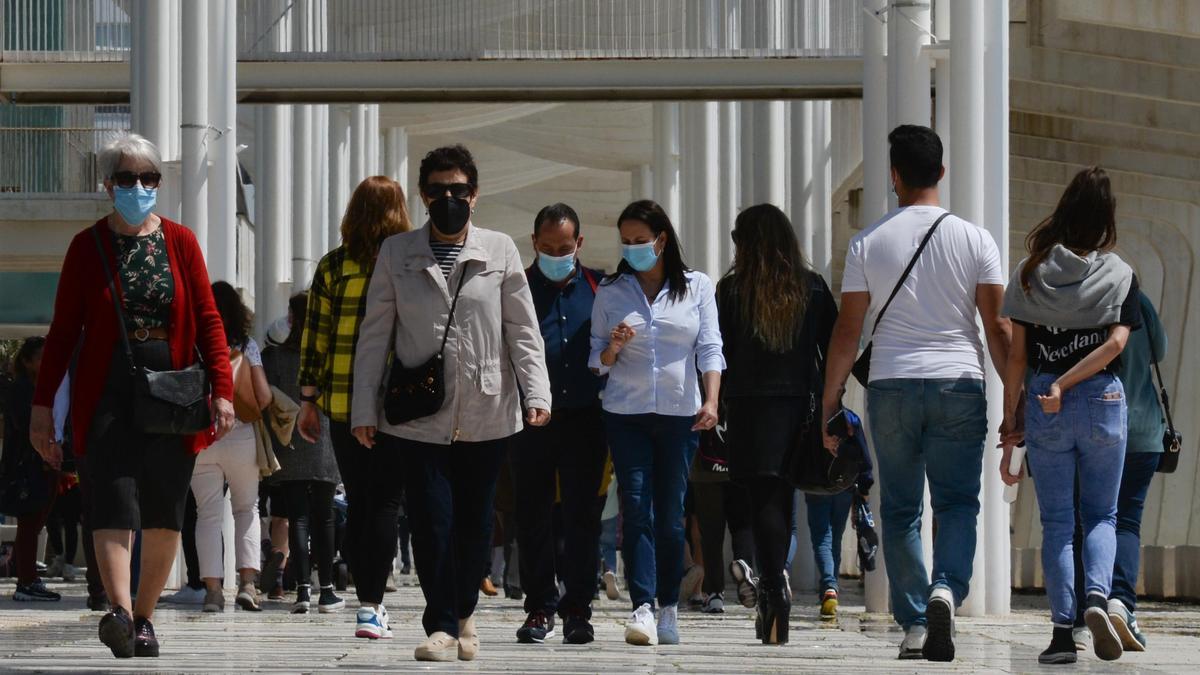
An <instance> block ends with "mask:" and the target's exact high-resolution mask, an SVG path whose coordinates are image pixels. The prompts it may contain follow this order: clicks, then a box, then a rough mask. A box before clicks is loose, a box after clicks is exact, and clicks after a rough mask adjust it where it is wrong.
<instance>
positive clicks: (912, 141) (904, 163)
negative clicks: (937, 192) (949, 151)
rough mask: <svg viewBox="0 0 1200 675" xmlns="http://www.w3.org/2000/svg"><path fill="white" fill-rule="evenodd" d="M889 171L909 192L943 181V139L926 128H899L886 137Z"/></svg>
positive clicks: (910, 126) (913, 126) (910, 125)
mask: <svg viewBox="0 0 1200 675" xmlns="http://www.w3.org/2000/svg"><path fill="white" fill-rule="evenodd" d="M888 144H889V145H890V146H891V160H892V168H894V169H895V170H896V173H898V174H900V180H901V181H903V182H904V185H905V186H907V187H910V188H929V187H933V186H935V185H937V184H938V181H939V180H941V178H942V139H940V138H938V135H937V133H935V132H934V130H933V129H930V128H929V127H922V126H918V125H916V124H901V125H900V126H898V127H896V128H895V129H892V133H890V134H888Z"/></svg>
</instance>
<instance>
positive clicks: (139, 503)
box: [30, 134, 234, 658]
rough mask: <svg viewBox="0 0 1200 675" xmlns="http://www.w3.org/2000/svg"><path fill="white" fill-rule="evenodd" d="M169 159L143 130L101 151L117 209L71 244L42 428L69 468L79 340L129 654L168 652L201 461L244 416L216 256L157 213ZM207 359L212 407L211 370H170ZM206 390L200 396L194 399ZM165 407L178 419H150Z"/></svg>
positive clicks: (91, 473)
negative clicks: (175, 587)
mask: <svg viewBox="0 0 1200 675" xmlns="http://www.w3.org/2000/svg"><path fill="white" fill-rule="evenodd" d="M160 165H161V162H160V159H159V153H158V149H157V148H155V147H154V144H153V143H151V142H150V141H148V140H146V139H145V138H142V137H141V136H138V135H136V134H126V135H122V136H120V137H118V138H116V139H115V140H113V141H112V142H111V143H109V144H108V145H107V146H106V147H105V148H104V150H103V152H101V154H100V157H99V169H100V171H101V173H102V175H103V176H104V187H105V189H106V190H107V192H108V195H109V197H110V198H112V200H113V206H114V208H113V211H112V212H111V213H109V214H108V215H107V216H105V217H104V218H101V219H100V220H99V221H98V222H97V223H96V224H95V225H93V226H91V227H89V228H88V229H86V230H84V231H83V232H80V233H79V234H78V235H76V236H75V238H74V239H73V240H72V241H71V244H70V246H69V248H68V249H67V254H66V258H65V260H64V261H63V267H62V276H61V277H60V279H59V282H58V292H57V296H56V298H55V301H54V319H53V320H52V322H51V324H50V334H49V335H48V336H47V338H46V347H45V352H44V355H43V357H42V368H41V370H40V372H39V374H38V382H37V389H36V391H35V393H34V401H33V403H34V407H33V414H32V419H31V423H30V439H31V441H32V442H33V445H34V447H35V448H36V449H37V450H38V452H39V453H40V454H41V455H42V457H43V458H44V459H45V460H46V462H47V463H49V464H50V465H51V466H54V467H57V466H59V464H60V463H61V461H62V456H61V450H60V449H59V446H57V445H55V444H53V443H52V442H51V441H52V439H53V427H54V425H53V420H52V414H51V406H52V405H53V402H54V394H55V390H56V389H57V388H58V384H59V382H61V381H62V378H63V374H64V373H65V372H66V371H67V367H68V364H69V363H70V361H71V360H72V358H73V355H74V354H75V350H76V346H77V345H78V350H79V351H78V356H77V357H76V358H77V365H76V367H75V372H74V375H73V379H72V387H71V417H72V424H73V430H74V438H75V455H76V457H77V458H78V461H79V463H80V467H79V468H80V473H81V474H82V476H83V480H84V494H85V500H86V502H87V504H86V508H87V509H88V513H89V514H90V518H91V525H92V530H93V538H94V540H95V545H96V558H97V561H98V563H99V567H100V574H101V577H102V579H103V580H104V588H105V590H106V591H107V593H108V597H109V600H110V601H111V603H112V610H111V611H110V612H109V613H108V614H106V615H105V616H104V618H102V619H101V620H100V640H101V641H102V642H104V644H105V645H107V646H108V647H109V648H110V649H111V650H112V653H113V655H114V656H116V657H118V658H123V657H131V656H158V640H157V638H156V637H155V635H154V627H153V625H152V624H151V623H150V619H151V617H152V616H153V614H154V606H155V604H156V603H157V602H158V597H159V594H160V593H161V592H162V589H163V586H164V584H165V583H166V581H167V575H168V574H169V573H170V570H171V565H172V564H173V563H174V561H175V552H176V550H177V549H178V547H179V530H180V528H181V527H182V525H183V512H184V502H185V500H186V498H187V492H188V485H189V483H190V481H191V478H192V467H193V465H194V464H195V461H196V454H197V453H198V452H199V451H200V450H201V449H202V448H204V447H206V446H208V445H210V444H211V443H213V442H214V441H215V440H216V439H218V438H220V437H221V436H223V435H224V434H225V433H226V432H228V431H229V429H230V428H231V427H232V426H233V421H234V411H233V403H232V400H233V378H232V375H231V371H230V366H229V352H228V348H227V346H226V344H225V332H224V330H223V328H222V325H221V317H220V315H219V314H218V313H217V307H216V304H215V303H214V302H213V295H212V289H211V287H210V286H209V281H208V272H207V270H206V269H205V265H204V256H203V253H202V252H201V250H200V246H199V244H198V243H197V242H196V237H195V235H193V234H192V232H191V231H190V230H188V229H187V228H186V227H184V226H182V225H180V224H179V223H175V222H172V221H170V220H168V219H166V218H164V217H162V216H159V215H157V214H156V213H154V207H155V200H156V197H157V194H158V187H159V184H160V182H161V181H162V173H161V169H160ZM197 363H201V364H202V366H201V369H200V372H202V373H204V374H206V375H207V379H208V384H209V387H210V390H209V392H207V393H208V394H210V398H209V401H208V402H205V401H204V394H205V392H203V390H202V389H200V388H199V387H198V386H197V385H196V384H194V382H196V381H197V379H198V378H197V376H198V375H199V374H200V372H196V370H195V369H193V370H192V371H190V373H189V374H187V375H183V376H176V375H174V374H172V373H170V372H164V371H181V370H185V369H188V368H189V367H191V366H194V365H195V364H197ZM187 378H192V380H191V382H192V383H193V384H191V385H190V389H189V386H183V387H176V391H177V392H182V396H174V395H173V394H172V393H170V392H164V391H163V390H162V389H160V388H157V385H156V386H155V387H151V386H150V385H149V383H150V382H152V381H159V382H161V381H163V380H164V379H165V380H171V381H173V382H176V383H180V382H184V383H185V384H186V380H187ZM195 390H199V391H200V392H201V393H199V394H198V395H195V396H192V395H191V393H195ZM189 391H190V392H191V393H189ZM164 393H165V397H164ZM148 397H149V398H148ZM184 398H186V399H188V400H183V399H184ZM167 399H174V400H172V401H171V403H164V401H165V400H167ZM148 404H149V405H148ZM172 405H175V406H179V405H182V406H185V408H184V410H185V411H186V414H184V416H183V417H182V418H181V417H179V416H178V415H177V413H178V412H179V411H178V410H176V409H175V408H171V407H170V406H172ZM164 406H165V407H164ZM152 408H153V409H154V410H159V411H161V410H164V409H165V410H169V411H171V414H170V415H152V414H148V413H152V412H153V411H152V410H151V409H152ZM135 410H136V414H135ZM171 416H173V417H171ZM168 417H170V419H166V418H168ZM164 419H166V421H164ZM206 425H207V426H206ZM137 530H141V531H142V552H141V578H140V580H139V584H138V589H139V591H138V597H137V603H136V604H133V603H132V602H131V599H130V556H131V552H132V550H133V537H134V532H135V531H137Z"/></svg>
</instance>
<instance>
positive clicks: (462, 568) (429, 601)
mask: <svg viewBox="0 0 1200 675" xmlns="http://www.w3.org/2000/svg"><path fill="white" fill-rule="evenodd" d="M375 438H376V440H377V441H378V442H379V445H378V446H377V447H376V448H375V452H380V451H383V452H386V453H394V454H395V455H396V456H398V457H400V458H402V461H403V463H404V490H405V507H406V508H407V509H408V522H409V525H410V527H411V528H412V544H413V558H414V561H415V562H416V565H417V578H418V580H420V582H421V592H422V593H423V594H424V595H425V613H424V615H423V616H422V618H421V624H422V625H423V626H424V627H425V634H426V635H432V634H433V633H435V632H437V631H443V632H445V633H448V634H450V635H452V636H454V637H458V622H459V620H460V619H465V618H467V617H469V616H471V615H472V614H474V613H475V605H476V604H477V603H478V602H479V580H480V579H481V578H482V571H483V569H484V567H485V561H486V560H487V559H488V557H489V556H490V554H491V549H492V519H493V517H494V516H495V508H494V505H493V501H494V500H495V498H496V477H497V476H498V475H499V474H500V465H501V463H502V462H503V459H504V453H505V449H506V448H507V446H508V439H500V440H495V441H485V442H482V443H464V442H455V443H452V444H450V445H448V446H447V445H434V444H430V443H421V442H419V441H410V440H406V439H402V438H397V437H395V436H389V435H387V434H384V433H379V434H377V435H376V437H375ZM342 477H343V479H344V478H345V474H342ZM395 520H396V519H395V517H394V516H393V518H392V522H393V523H394V522H395ZM395 542H396V536H395V534H393V535H392V545H393V547H394V546H395Z"/></svg>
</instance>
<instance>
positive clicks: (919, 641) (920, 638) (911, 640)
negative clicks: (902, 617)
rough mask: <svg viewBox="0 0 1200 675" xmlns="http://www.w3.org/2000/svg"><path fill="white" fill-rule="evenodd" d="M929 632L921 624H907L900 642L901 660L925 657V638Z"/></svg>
mask: <svg viewBox="0 0 1200 675" xmlns="http://www.w3.org/2000/svg"><path fill="white" fill-rule="evenodd" d="M928 635H929V632H928V631H927V630H926V629H925V626H923V625H919V624H918V625H914V626H909V627H908V628H905V629H904V641H903V642H901V643H900V658H901V660H905V661H908V660H915V659H924V658H925V651H924V650H925V638H926V637H927V636H928Z"/></svg>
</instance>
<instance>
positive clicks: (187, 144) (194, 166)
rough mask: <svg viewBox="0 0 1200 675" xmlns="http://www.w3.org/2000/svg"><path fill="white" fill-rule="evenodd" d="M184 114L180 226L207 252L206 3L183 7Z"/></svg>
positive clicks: (195, 1) (192, 2) (194, 1)
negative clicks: (191, 233)
mask: <svg viewBox="0 0 1200 675" xmlns="http://www.w3.org/2000/svg"><path fill="white" fill-rule="evenodd" d="M182 9H183V17H182V20H183V24H184V25H186V26H187V27H188V29H187V30H184V31H180V32H181V33H182V34H183V35H182V40H183V53H182V57H183V77H182V80H181V81H182V83H183V114H182V117H181V120H182V124H181V125H180V127H181V128H180V137H181V139H182V148H181V152H180V155H181V156H180V159H181V161H182V169H183V176H182V178H183V209H182V211H183V224H184V225H187V226H188V227H190V228H191V229H192V231H193V232H195V233H196V239H197V240H198V241H199V243H200V250H201V251H203V252H204V257H205V259H206V260H207V259H208V257H209V251H208V120H209V110H208V64H209V54H208V48H209V44H208V22H209V16H208V15H209V0H188V2H186V3H184V5H183V8H182Z"/></svg>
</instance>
